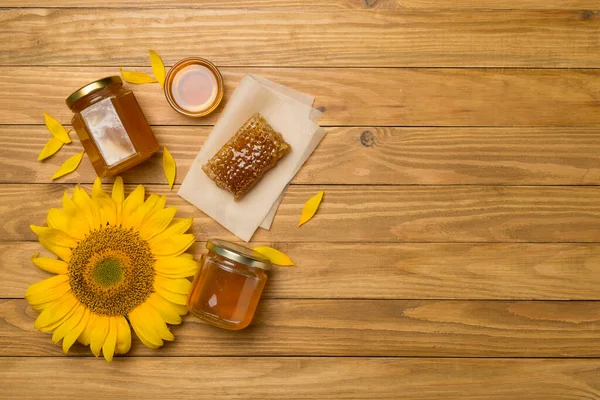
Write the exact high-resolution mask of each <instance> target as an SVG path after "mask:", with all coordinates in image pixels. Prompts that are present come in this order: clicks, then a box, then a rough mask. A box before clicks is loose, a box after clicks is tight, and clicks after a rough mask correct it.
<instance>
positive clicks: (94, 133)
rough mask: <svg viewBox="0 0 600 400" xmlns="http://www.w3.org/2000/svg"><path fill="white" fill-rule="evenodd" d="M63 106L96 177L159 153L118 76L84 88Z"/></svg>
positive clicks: (110, 174)
mask: <svg viewBox="0 0 600 400" xmlns="http://www.w3.org/2000/svg"><path fill="white" fill-rule="evenodd" d="M66 103H67V106H68V107H69V108H70V109H71V110H72V111H73V112H74V115H73V118H72V120H71V122H72V124H73V128H74V129H75V131H76V132H77V136H78V137H79V140H80V141H81V144H82V146H83V148H84V150H85V152H86V153H87V156H88V158H89V159H90V161H91V162H92V165H93V166H94V169H95V170H96V174H98V176H99V177H101V178H103V177H105V176H112V175H116V174H119V173H121V172H123V171H125V170H127V169H129V168H131V167H133V166H134V165H137V164H139V163H141V162H142V161H145V160H147V159H148V158H150V156H151V155H152V154H153V153H155V152H157V151H158V142H157V141H156V138H155V137H154V134H153V133H152V130H151V129H150V125H149V124H148V121H146V117H145V116H144V113H143V112H142V110H141V109H140V106H139V104H138V102H137V100H136V99H135V96H134V94H133V92H132V91H131V90H126V89H124V88H123V81H122V80H121V78H120V77H118V76H109V77H108V78H104V79H100V80H97V81H94V82H92V83H90V84H88V85H85V86H84V87H82V88H80V89H78V90H77V91H75V92H73V94H71V95H70V96H69V97H68V98H67V100H66Z"/></svg>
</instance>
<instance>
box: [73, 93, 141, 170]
mask: <svg viewBox="0 0 600 400" xmlns="http://www.w3.org/2000/svg"><path fill="white" fill-rule="evenodd" d="M81 117H82V118H83V120H84V121H85V123H86V125H87V127H88V131H89V132H90V136H91V137H92V139H93V140H94V142H95V143H96V146H98V150H100V153H101V154H102V158H104V162H106V165H107V166H108V167H112V166H114V165H117V164H119V163H120V162H122V161H124V160H126V159H128V158H129V157H131V156H133V155H134V154H135V153H136V150H135V147H133V143H131V139H129V135H128V134H127V131H126V130H125V127H124V126H123V123H122V122H121V119H120V118H119V114H118V113H117V110H116V109H115V107H114V105H113V103H112V101H111V99H110V98H108V99H104V100H101V101H99V102H97V103H94V104H92V105H91V106H89V107H88V108H86V109H85V110H83V111H81Z"/></svg>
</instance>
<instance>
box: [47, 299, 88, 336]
mask: <svg viewBox="0 0 600 400" xmlns="http://www.w3.org/2000/svg"><path fill="white" fill-rule="evenodd" d="M84 311H85V307H84V306H82V305H81V304H76V305H75V308H74V309H73V313H72V314H71V315H70V316H69V318H67V319H66V320H65V321H64V322H63V323H62V324H60V326H59V327H58V328H56V329H55V330H54V333H52V343H54V344H57V343H58V342H60V341H61V340H62V339H63V338H64V337H65V335H66V334H67V333H69V332H70V331H71V330H73V329H74V328H75V327H76V326H77V324H78V323H79V321H81V317H83V313H84Z"/></svg>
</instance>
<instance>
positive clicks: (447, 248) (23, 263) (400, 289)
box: [0, 242, 600, 300]
mask: <svg viewBox="0 0 600 400" xmlns="http://www.w3.org/2000/svg"><path fill="white" fill-rule="evenodd" d="M257 244H260V245H272V246H276V247H277V248H279V249H280V250H282V251H284V252H285V253H286V254H288V255H289V256H290V257H291V258H292V260H294V262H295V263H296V265H297V266H298V267H297V268H277V269H276V270H275V271H273V272H271V274H270V277H269V284H268V285H267V287H266V289H265V292H264V293H263V298H278V299H282V298H288V299H290V298H296V299H301V298H314V299H332V298H347V299H348V298H352V299H360V298H365V299H484V300H485V299H515V300H528V299H539V300H600V291H598V287H600V245H596V244H471V243H465V244H459V243H443V244H417V243H411V244H382V243H282V242H277V243H275V244H273V243H257ZM38 252H39V253H41V254H42V255H43V256H47V257H52V254H51V253H50V252H48V251H47V250H45V249H44V248H43V247H42V246H41V245H40V244H39V243H37V242H4V243H0V260H3V262H2V263H0V276H2V279H1V280H0V298H22V297H23V296H24V294H25V290H27V287H28V286H29V285H31V284H33V283H35V282H38V281H40V280H42V279H45V278H47V277H49V276H50V274H48V273H47V272H45V271H42V270H41V269H39V268H37V267H35V266H34V265H33V264H32V263H31V261H30V258H31V256H32V255H33V254H35V253H38ZM191 252H192V253H193V254H195V256H196V259H197V260H199V259H200V254H202V253H205V252H206V250H205V247H204V243H203V242H198V243H196V244H195V245H194V246H193V247H192V248H191Z"/></svg>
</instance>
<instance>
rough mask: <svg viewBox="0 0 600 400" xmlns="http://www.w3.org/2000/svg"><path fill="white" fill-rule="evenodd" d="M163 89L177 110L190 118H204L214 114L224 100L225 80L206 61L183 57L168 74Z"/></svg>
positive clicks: (198, 58)
mask: <svg viewBox="0 0 600 400" xmlns="http://www.w3.org/2000/svg"><path fill="white" fill-rule="evenodd" d="M164 90H165V97H166V98H167V101H168V102H169V104H170V105H171V107H173V109H174V110H175V111H177V112H178V113H180V114H183V115H186V116H188V117H196V118H197V117H203V116H205V115H208V114H210V113H211V112H213V111H214V110H215V109H216V108H217V107H218V106H219V103H220V102H221V100H222V99H223V93H224V87H223V77H222V76H221V73H220V72H219V69H218V68H217V67H216V66H215V65H214V64H213V63H211V62H210V61H208V60H206V59H204V58H200V57H189V58H184V59H183V60H180V61H178V62H176V63H175V65H173V67H171V69H170V70H169V72H168V73H167V76H166V78H165V86H164Z"/></svg>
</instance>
